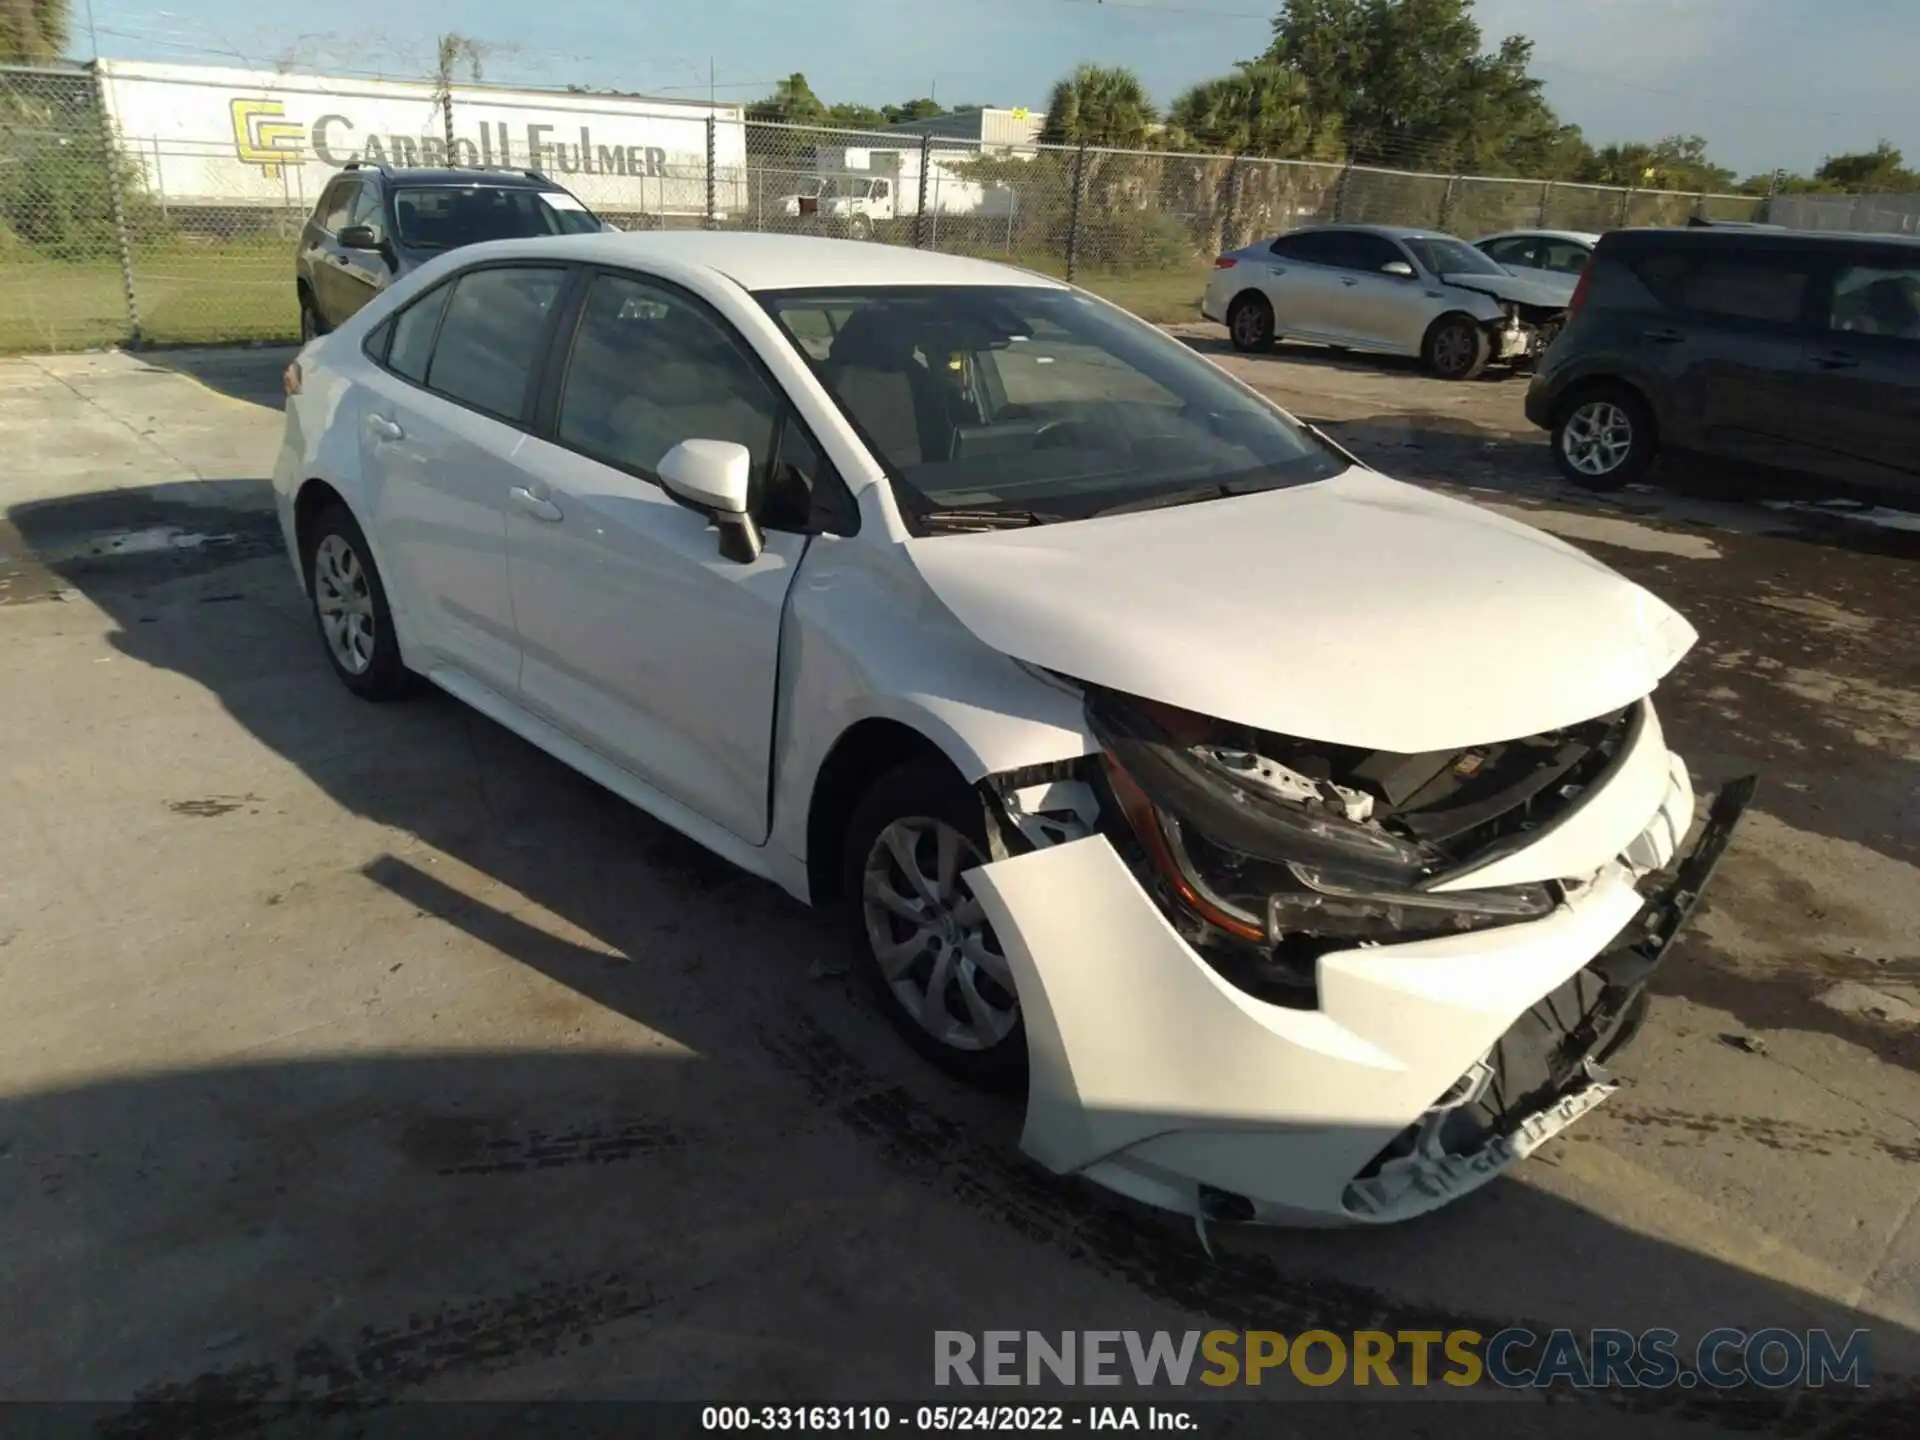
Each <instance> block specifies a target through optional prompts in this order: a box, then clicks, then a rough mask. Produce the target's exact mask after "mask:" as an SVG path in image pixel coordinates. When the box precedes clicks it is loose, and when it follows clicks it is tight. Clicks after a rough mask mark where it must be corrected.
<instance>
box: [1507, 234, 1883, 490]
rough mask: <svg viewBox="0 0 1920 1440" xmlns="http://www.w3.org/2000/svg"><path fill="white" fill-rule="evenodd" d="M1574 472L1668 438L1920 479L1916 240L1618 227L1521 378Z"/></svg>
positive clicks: (1752, 457)
mask: <svg viewBox="0 0 1920 1440" xmlns="http://www.w3.org/2000/svg"><path fill="white" fill-rule="evenodd" d="M1527 418H1528V419H1529V420H1531V421H1532V422H1533V423H1534V424H1536V425H1538V426H1540V427H1541V428H1543V429H1548V430H1551V431H1552V432H1553V457H1554V460H1555V462H1556V463H1557V464H1558V465H1559V467H1560V470H1561V473H1562V474H1564V475H1565V476H1566V477H1567V478H1568V479H1569V480H1572V481H1573V482H1574V483H1576V484H1579V485H1584V486H1586V487H1588V488H1589V489H1593V490H1617V489H1618V488H1620V487H1621V486H1622V485H1626V484H1628V483H1630V482H1632V481H1634V480H1636V479H1638V478H1639V477H1640V476H1642V475H1643V474H1645V473H1646V469H1647V467H1648V466H1649V465H1650V464H1652V463H1653V458H1654V456H1655V455H1656V454H1657V453H1658V452H1660V451H1661V450H1678V451H1691V452H1694V453H1696V454H1703V455H1711V456H1715V457H1718V458H1721V459H1726V460H1733V461H1739V462H1743V463H1746V464H1749V465H1752V466H1755V467H1765V468H1766V469H1769V470H1784V471H1794V472H1797V473H1799V474H1801V475H1810V476H1813V477H1815V478H1816V479H1818V480H1820V481H1822V482H1825V483H1824V486H1823V488H1826V489H1830V490H1832V491H1834V492H1836V493H1850V494H1851V493H1859V492H1867V493H1877V494H1887V493H1889V492H1894V493H1903V494H1904V495H1906V496H1907V497H1909V498H1911V497H1912V496H1915V495H1920V240H1909V239H1905V238H1903V237H1900V236H1893V235H1884V236H1883V235H1824V234H1811V233H1807V232H1800V231H1792V230H1771V231H1770V230H1758V229H1753V230H1744V229H1741V230H1736V229H1721V228H1717V227H1714V228H1705V229H1688V230H1616V231H1614V232H1613V233H1612V234H1609V235H1605V236H1602V237H1601V240H1600V244H1599V246H1598V247H1597V248H1596V249H1595V250H1594V254H1593V258H1592V260H1591V261H1589V262H1588V264H1587V268H1586V270H1585V272H1584V273H1583V274H1582V275H1581V277H1580V283H1579V288H1578V289H1577V290H1575V292H1574V296H1573V301H1572V304H1571V308H1570V310H1569V318H1568V321H1567V326H1566V328H1565V329H1564V330H1563V331H1561V333H1560V336H1559V338H1558V339H1557V340H1556V341H1555V342H1554V344H1553V347H1552V348H1551V349H1550V350H1548V352H1547V354H1546V355H1545V357H1543V359H1542V360H1541V362H1540V367H1539V370H1538V372H1537V373H1536V374H1535V375H1534V377H1533V382H1532V384H1531V386H1530V387H1529V388H1528V390H1527Z"/></svg>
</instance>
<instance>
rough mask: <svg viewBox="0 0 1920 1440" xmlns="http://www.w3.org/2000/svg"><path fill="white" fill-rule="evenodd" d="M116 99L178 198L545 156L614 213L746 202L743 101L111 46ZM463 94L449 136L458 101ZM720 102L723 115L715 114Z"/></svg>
mask: <svg viewBox="0 0 1920 1440" xmlns="http://www.w3.org/2000/svg"><path fill="white" fill-rule="evenodd" d="M99 65H100V71H101V89H102V92H103V93H104V95H105V97H106V105H107V113H108V117H109V119H110V120H111V121H112V123H113V126H114V128H115V130H116V132H117V133H118V135H119V138H120V143H121V144H122V146H123V147H124V148H125V150H126V152H127V154H128V156H129V157H130V158H131V159H132V160H133V161H135V162H136V163H137V164H138V165H139V167H140V170H141V172H142V173H143V175H144V178H145V182H146V186H147V190H148V192H149V194H150V195H151V196H152V198H154V199H155V200H157V201H159V202H160V203H161V204H163V205H165V206H168V207H170V208H171V207H181V208H186V209H191V208H193V207H220V208H232V207H243V208H254V207H258V208H290V209H296V210H304V209H306V208H308V207H310V206H311V205H312V204H313V203H314V201H315V200H316V199H317V198H318V197H319V194H320V192H321V190H323V189H324V188H325V187H326V183H327V181H328V179H329V178H331V177H332V175H333V174H334V173H335V172H336V171H338V170H339V169H340V168H341V167H342V166H343V165H345V164H346V163H347V162H348V161H350V160H358V161H361V162H362V163H367V162H384V163H387V164H392V165H410V166H411V165H423V166H447V165H452V166H458V167H465V168H471V167H476V166H483V167H499V168H503V169H512V170H539V171H542V172H544V173H546V174H549V175H551V176H552V177H553V178H554V179H555V180H558V181H559V182H560V183H561V184H563V185H565V186H566V187H567V188H568V189H569V190H571V191H573V192H574V193H575V194H576V195H578V196H579V197H580V198H581V199H582V200H584V201H585V202H586V203H587V204H588V205H590V206H592V207H593V208H594V209H595V210H598V211H600V212H602V213H603V214H606V215H610V216H616V217H626V218H629V219H638V220H642V221H646V222H659V223H669V222H673V221H676V220H678V221H685V220H688V219H693V220H699V219H702V218H704V217H705V216H706V215H707V214H708V213H709V210H708V198H709V184H708V168H709V146H710V145H711V157H712V170H713V183H712V213H713V215H714V218H715V219H725V218H726V217H727V216H728V215H730V214H736V213H739V212H740V211H741V210H742V209H744V208H745V206H744V198H743V197H744V194H745V179H744V177H745V173H746V127H745V125H744V123H743V115H742V112H741V108H740V106H738V105H729V104H722V103H709V102H707V101H681V100H655V99H641V98H635V97H628V96H614V95H597V94H585V93H575V92H570V91H551V90H519V89H511V88H508V87H505V86H498V85H455V86H453V87H452V89H451V94H450V96H449V97H448V100H449V101H450V105H449V103H447V102H443V101H442V99H441V98H439V97H437V96H436V94H435V90H434V87H433V86H432V85H430V84H425V83H414V82H410V81H399V80H392V81H389V80H348V79H341V78H337V77H330V76H324V75H294V74H282V73H280V72H277V71H272V70H242V69H227V68H224V67H219V66H207V65H168V64H148V63H144V62H137V61H128V60H102V61H100V62H99ZM449 108H450V109H451V121H452V124H451V145H449V143H448V131H449V125H448V119H449V116H448V110H449ZM709 117H711V118H712V120H713V121H714V123H713V125H712V126H711V127H709V124H708V120H709Z"/></svg>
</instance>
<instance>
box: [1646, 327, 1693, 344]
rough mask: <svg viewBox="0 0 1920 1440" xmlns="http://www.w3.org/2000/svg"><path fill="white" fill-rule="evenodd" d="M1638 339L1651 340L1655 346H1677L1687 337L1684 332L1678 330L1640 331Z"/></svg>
mask: <svg viewBox="0 0 1920 1440" xmlns="http://www.w3.org/2000/svg"><path fill="white" fill-rule="evenodd" d="M1640 338H1641V339H1642V340H1651V341H1653V343H1654V344H1656V345H1678V344H1679V343H1680V342H1681V341H1682V340H1684V339H1686V338H1687V337H1686V334H1685V332H1684V331H1680V330H1642V331H1641V332H1640Z"/></svg>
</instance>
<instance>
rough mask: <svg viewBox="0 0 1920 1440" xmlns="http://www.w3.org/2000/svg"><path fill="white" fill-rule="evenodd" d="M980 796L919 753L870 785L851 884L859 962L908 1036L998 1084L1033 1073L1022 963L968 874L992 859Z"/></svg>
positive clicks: (926, 1051) (850, 847)
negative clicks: (999, 934)
mask: <svg viewBox="0 0 1920 1440" xmlns="http://www.w3.org/2000/svg"><path fill="white" fill-rule="evenodd" d="M987 853H988V847H987V836H986V817H985V815H984V813H983V811H982V809H981V805H980V799H979V797H978V796H977V795H975V794H974V793H973V792H972V791H971V790H969V789H968V788H967V787H966V785H964V784H963V783H962V782H961V780H960V778H959V776H958V775H956V774H955V773H954V772H953V771H952V770H951V769H949V768H948V767H946V766H945V765H943V764H940V763H937V762H933V761H914V762H911V763H909V764H906V765H902V766H899V767H897V768H895V769H893V770H890V771H888V772H887V773H886V774H884V775H882V776H881V777H880V778H879V779H878V780H876V781H875V782H874V783H873V785H872V786H871V788H869V789H868V791H867V793H866V795H865V797H864V798H863V799H862V800H861V801H860V804H859V805H858V806H857V807H856V808H855V810H854V814H853V818H852V819H851V820H850V821H849V823H848V826H847V834H846V845H845V849H844V852H843V856H842V865H843V869H842V875H843V877H844V891H845V893H846V894H847V896H848V898H849V902H850V903H849V907H848V908H849V911H850V914H849V916H848V919H849V922H850V927H851V929H852V931H853V942H854V945H855V948H856V951H857V953H858V956H859V965H860V968H861V969H862V971H863V972H864V974H865V975H866V977H867V979H868V981H869V983H870V984H871V985H872V987H873V990H874V992H875V994H876V996H877V997H878V1000H879V1004H880V1006H881V1008H882V1010H883V1011H884V1012H885V1013H886V1016H887V1018H888V1020H889V1021H891V1022H892V1024H893V1025H894V1027H895V1028H896V1029H897V1030H899V1032H900V1033H901V1034H902V1035H903V1036H905V1037H906V1040H907V1042H908V1043H909V1044H910V1045H912V1046H913V1048H914V1049H916V1050H918V1051H919V1052H920V1053H921V1054H922V1055H924V1056H925V1057H927V1058H928V1059H929V1060H931V1061H933V1062H934V1063H935V1064H936V1065H939V1066H940V1067H941V1068H943V1069H945V1070H947V1071H948V1072H950V1073H951V1074H954V1075H957V1076H959V1077H960V1078H961V1079H963V1080H967V1081H969V1082H971V1083H974V1084H977V1085H982V1086H986V1087H989V1088H992V1089H1003V1090H1004V1089H1018V1088H1019V1087H1020V1086H1021V1085H1023V1084H1024V1083H1025V1081H1026V1074H1027V1037H1026V1028H1025V1026H1024V1025H1022V1024H1021V1020H1020V1003H1019V1000H1018V998H1017V997H1016V996H1015V994H1014V984H1013V971H1012V968H1011V967H1010V966H1009V965H1008V963H1007V959H1006V955H1005V953H1004V952H1003V951H1002V949H1001V948H1000V942H999V940H998V939H997V938H996V937H995V935H994V933H993V927H992V926H991V925H990V924H988V922H987V917H986V912H985V910H984V909H983V908H982V906H981V904H980V901H979V900H978V899H977V898H976V897H975V896H974V894H973V892H972V891H971V890H970V889H969V888H968V886H967V883H966V881H965V880H964V879H962V878H961V876H962V873H963V872H964V871H967V870H969V869H972V868H973V867H975V866H977V865H981V864H984V863H985V860H986V855H987Z"/></svg>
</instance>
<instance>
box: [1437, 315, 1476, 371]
mask: <svg viewBox="0 0 1920 1440" xmlns="http://www.w3.org/2000/svg"><path fill="white" fill-rule="evenodd" d="M1473 338H1474V337H1473V332H1472V331H1470V330H1468V329H1467V328H1466V326H1464V325H1449V326H1447V327H1446V328H1445V329H1444V330H1442V331H1440V332H1439V333H1438V334H1437V335H1435V336H1434V337H1433V368H1434V369H1435V370H1438V371H1439V372H1440V373H1441V374H1442V375H1457V374H1459V373H1460V372H1461V371H1462V370H1465V369H1466V368H1467V367H1468V366H1469V365H1470V364H1472V363H1473Z"/></svg>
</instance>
